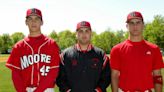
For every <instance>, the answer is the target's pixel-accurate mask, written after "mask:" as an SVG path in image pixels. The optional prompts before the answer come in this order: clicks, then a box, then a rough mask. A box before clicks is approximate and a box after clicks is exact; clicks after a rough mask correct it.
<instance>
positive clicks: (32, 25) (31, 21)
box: [26, 15, 43, 33]
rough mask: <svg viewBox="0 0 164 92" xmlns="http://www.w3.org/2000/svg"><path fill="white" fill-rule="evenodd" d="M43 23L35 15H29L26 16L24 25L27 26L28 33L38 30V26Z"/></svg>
mask: <svg viewBox="0 0 164 92" xmlns="http://www.w3.org/2000/svg"><path fill="white" fill-rule="evenodd" d="M42 24H43V22H42V20H41V18H39V17H38V16H36V15H31V16H29V17H27V18H26V25H27V26H28V28H29V30H30V33H34V32H35V33H37V32H40V27H41V25H42Z"/></svg>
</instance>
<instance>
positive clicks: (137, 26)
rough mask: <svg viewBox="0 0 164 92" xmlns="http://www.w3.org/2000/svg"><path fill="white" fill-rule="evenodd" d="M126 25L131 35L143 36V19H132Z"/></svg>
mask: <svg viewBox="0 0 164 92" xmlns="http://www.w3.org/2000/svg"><path fill="white" fill-rule="evenodd" d="M126 27H127V29H128V30H129V33H130V36H142V32H143V29H144V23H143V21H142V20H141V19H131V20H130V21H129V22H128V23H127V25H126Z"/></svg>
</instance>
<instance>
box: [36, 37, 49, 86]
mask: <svg viewBox="0 0 164 92" xmlns="http://www.w3.org/2000/svg"><path fill="white" fill-rule="evenodd" d="M48 41H49V39H48V40H47V41H46V42H44V43H43V44H42V45H40V46H39V48H38V54H40V49H41V48H42V47H43V46H44V45H45V44H46V43H47V42H48ZM37 68H38V70H39V63H37ZM39 81H40V74H39V72H38V82H37V85H39Z"/></svg>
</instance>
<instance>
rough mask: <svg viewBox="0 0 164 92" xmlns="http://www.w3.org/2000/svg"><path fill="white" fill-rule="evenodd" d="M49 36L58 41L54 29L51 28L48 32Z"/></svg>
mask: <svg viewBox="0 0 164 92" xmlns="http://www.w3.org/2000/svg"><path fill="white" fill-rule="evenodd" d="M49 37H51V38H52V39H54V40H55V41H56V42H57V43H59V38H58V35H57V33H56V32H55V30H53V31H52V32H51V33H50V34H49Z"/></svg>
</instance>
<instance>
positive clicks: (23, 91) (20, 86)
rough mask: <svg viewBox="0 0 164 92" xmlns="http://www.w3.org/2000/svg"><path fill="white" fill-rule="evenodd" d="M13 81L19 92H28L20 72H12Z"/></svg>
mask: <svg viewBox="0 0 164 92" xmlns="http://www.w3.org/2000/svg"><path fill="white" fill-rule="evenodd" d="M12 80H13V83H14V87H15V89H16V91H17V92H26V87H25V86H24V84H23V81H22V78H21V76H20V71H16V70H15V71H12Z"/></svg>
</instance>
